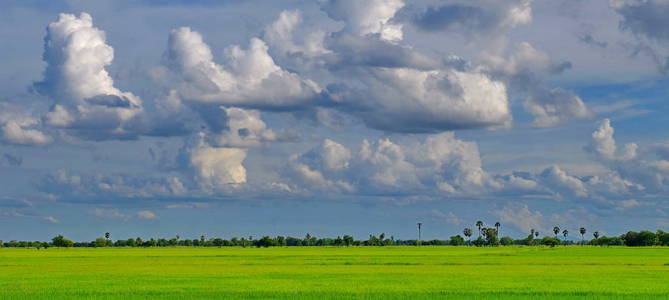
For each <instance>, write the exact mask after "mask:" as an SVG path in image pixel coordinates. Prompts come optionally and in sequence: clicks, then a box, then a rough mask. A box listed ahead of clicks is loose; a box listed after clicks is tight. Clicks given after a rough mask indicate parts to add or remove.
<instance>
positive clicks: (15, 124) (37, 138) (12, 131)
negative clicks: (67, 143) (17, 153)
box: [0, 118, 53, 146]
mask: <svg viewBox="0 0 669 300" xmlns="http://www.w3.org/2000/svg"><path fill="white" fill-rule="evenodd" d="M37 124H38V121H37V120H35V119H30V118H28V119H21V120H11V121H7V122H6V123H4V124H3V125H2V126H1V127H0V131H1V132H2V139H3V140H4V141H6V142H8V143H11V144H17V145H36V146H42V145H46V144H49V143H51V142H52V141H53V139H52V138H51V137H50V136H47V135H45V134H44V133H42V132H41V131H39V130H37V129H29V128H26V127H30V126H34V125H37Z"/></svg>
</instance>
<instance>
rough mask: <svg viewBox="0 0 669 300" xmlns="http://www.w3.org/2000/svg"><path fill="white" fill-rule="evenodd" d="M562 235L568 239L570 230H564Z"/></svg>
mask: <svg viewBox="0 0 669 300" xmlns="http://www.w3.org/2000/svg"><path fill="white" fill-rule="evenodd" d="M562 235H564V240H565V241H567V236H568V235H569V230H567V229H565V230H562Z"/></svg>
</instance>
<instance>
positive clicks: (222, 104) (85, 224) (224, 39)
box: [0, 0, 669, 240]
mask: <svg viewBox="0 0 669 300" xmlns="http://www.w3.org/2000/svg"><path fill="white" fill-rule="evenodd" d="M45 3H47V2H41V1H1V2H0V5H1V6H2V8H3V9H1V10H0V39H1V40H2V42H1V43H0V57H2V59H1V60H0V62H1V64H0V183H1V185H0V239H3V240H11V239H31V240H32V239H48V238H50V237H52V236H53V235H55V234H65V235H67V236H70V237H72V238H75V239H81V240H86V239H93V238H95V237H97V236H100V234H101V233H104V232H106V231H109V232H112V233H113V235H114V237H116V238H128V237H136V236H141V237H150V236H162V237H171V236H174V235H177V234H178V235H180V236H182V237H199V236H200V235H201V234H205V235H207V236H221V237H232V236H249V235H252V236H259V235H262V234H271V235H277V234H282V235H294V236H303V235H304V234H306V233H307V232H309V233H311V234H312V235H316V236H324V235H327V236H336V235H342V234H353V235H355V236H356V237H359V238H363V237H366V236H367V235H369V234H379V233H381V232H385V233H386V234H387V235H393V236H395V237H397V238H413V237H414V236H415V223H416V222H418V221H421V222H423V223H424V224H425V225H424V237H426V238H446V237H448V236H451V235H454V234H457V233H460V232H461V231H462V229H463V228H464V227H472V226H473V223H474V222H475V221H477V220H483V221H484V222H486V223H488V224H494V223H495V222H497V221H499V222H501V223H502V231H503V234H509V235H512V236H516V237H518V236H524V235H525V234H526V233H527V232H529V230H530V229H536V230H538V231H540V232H546V233H548V230H549V228H552V227H553V226H556V225H557V226H560V227H561V228H566V229H569V230H570V231H572V232H577V229H578V228H579V227H586V228H588V229H589V231H590V232H592V231H595V230H598V231H600V232H602V233H605V234H620V233H622V232H623V231H624V230H628V229H637V230H638V229H658V228H659V229H664V230H666V229H667V226H669V219H668V216H669V202H668V199H667V196H666V195H667V194H668V193H667V191H669V133H668V131H667V130H666V128H668V125H669V119H668V118H667V112H668V111H669V105H668V104H667V95H668V94H669V89H668V88H667V86H669V85H667V77H666V75H667V73H668V72H669V21H667V19H666V17H665V16H666V15H667V14H668V13H669V2H667V1H663V0H644V1H640V0H611V1H605V0H598V1H576V0H558V1H538V0H537V1H532V0H512V1H493V0H474V1H471V0H469V1H460V0H415V1H408V0H369V1H354V0H323V1H297V0H295V1H291V0H285V1H260V0H251V1H139V0H137V1H48V5H45Z"/></svg>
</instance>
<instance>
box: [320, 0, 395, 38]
mask: <svg viewBox="0 0 669 300" xmlns="http://www.w3.org/2000/svg"><path fill="white" fill-rule="evenodd" d="M404 5H405V4H404V1H402V0H370V1H356V0H327V1H324V2H323V4H322V6H321V9H322V10H323V11H325V12H326V13H327V14H328V16H329V17H330V18H332V19H334V20H337V21H344V23H345V28H344V30H345V31H346V32H348V33H351V34H354V35H357V36H367V35H375V36H378V37H379V38H380V39H382V40H386V41H391V42H395V41H400V40H402V38H403V32H402V26H403V25H402V24H398V23H395V22H393V20H392V18H393V17H394V16H395V13H397V11H399V10H400V9H401V8H402V7H404Z"/></svg>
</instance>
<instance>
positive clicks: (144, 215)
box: [137, 210, 158, 220]
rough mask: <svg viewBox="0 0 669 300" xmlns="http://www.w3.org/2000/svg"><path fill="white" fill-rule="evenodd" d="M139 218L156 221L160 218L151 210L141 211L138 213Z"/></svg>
mask: <svg viewBox="0 0 669 300" xmlns="http://www.w3.org/2000/svg"><path fill="white" fill-rule="evenodd" d="M137 218H140V219H144V220H154V219H156V218H158V216H156V214H155V213H154V212H152V211H150V210H140V211H138V212H137Z"/></svg>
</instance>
